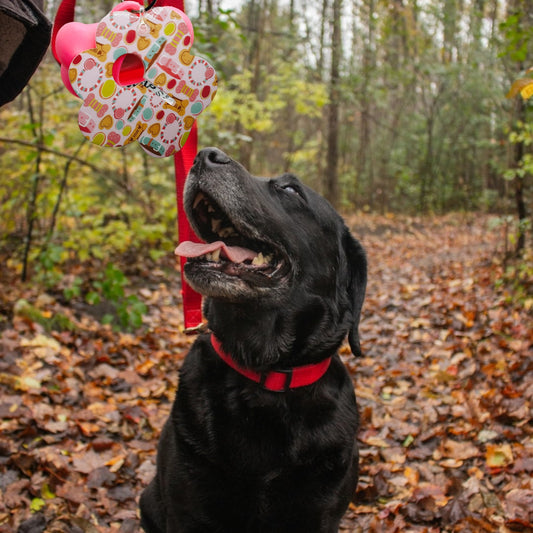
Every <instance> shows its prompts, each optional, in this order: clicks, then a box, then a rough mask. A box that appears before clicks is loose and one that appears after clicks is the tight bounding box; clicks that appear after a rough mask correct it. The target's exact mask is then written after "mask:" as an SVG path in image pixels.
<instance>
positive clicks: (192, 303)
mask: <svg viewBox="0 0 533 533" xmlns="http://www.w3.org/2000/svg"><path fill="white" fill-rule="evenodd" d="M197 146H198V127H197V125H196V122H195V123H194V125H193V127H192V128H191V133H190V134H189V138H188V139H187V142H186V143H185V145H184V146H183V148H182V149H181V150H180V151H179V152H176V153H175V154H174V168H175V174H176V200H177V204H178V206H177V207H178V239H179V241H180V242H185V241H194V242H198V237H196V235H195V234H194V232H193V230H192V228H191V225H190V224H189V220H188V219H187V215H186V214H185V210H184V209H183V188H184V186H185V179H186V178H187V174H188V173H189V170H190V168H191V167H192V165H193V162H194V158H195V157H196V152H197ZM186 261H187V259H186V258H185V257H180V265H181V295H182V298H183V318H184V323H185V332H186V333H195V332H197V331H198V330H199V329H201V328H202V327H203V321H202V296H201V295H200V294H198V293H197V292H196V291H195V290H194V289H193V288H192V287H191V286H190V285H189V284H188V283H187V280H186V279H185V276H184V267H185V263H186Z"/></svg>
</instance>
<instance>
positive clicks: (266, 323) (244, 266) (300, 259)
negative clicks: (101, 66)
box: [141, 148, 366, 533]
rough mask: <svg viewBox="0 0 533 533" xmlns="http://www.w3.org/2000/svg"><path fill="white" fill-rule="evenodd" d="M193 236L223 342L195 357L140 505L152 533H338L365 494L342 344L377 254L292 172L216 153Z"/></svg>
mask: <svg viewBox="0 0 533 533" xmlns="http://www.w3.org/2000/svg"><path fill="white" fill-rule="evenodd" d="M185 210H186V212H187V215H188V217H189V220H190V221H191V224H192V226H193V228H194V230H195V232H196V233H197V234H198V236H200V237H201V238H202V239H203V240H204V241H205V242H206V243H208V244H197V245H193V244H192V243H183V244H181V245H180V246H179V247H178V250H177V251H178V253H180V255H185V256H187V257H189V259H188V261H187V264H186V268H185V274H186V276H187V279H188V280H189V282H190V284H191V285H192V286H193V287H194V288H195V289H196V290H197V291H198V292H200V293H202V294H203V295H204V296H205V297H206V298H205V305H204V313H205V316H206V318H207V320H208V325H209V328H210V330H211V332H212V334H204V335H201V336H200V337H199V338H198V339H197V340H196V342H195V343H194V345H193V347H192V349H191V351H190V353H189V354H188V355H187V357H186V360H185V362H184V364H183V367H182V369H181V373H180V381H179V386H178V391H177V396H176V400H175V402H174V405H173V408H172V413H171V416H170V418H169V420H168V421H167V423H166V424H165V427H164V429H163V433H162V435H161V440H160V443H159V450H158V458H157V474H156V477H155V478H154V480H153V481H152V483H151V484H150V485H149V486H148V488H147V489H146V490H145V491H144V493H143V494H142V497H141V516H142V526H143V527H144V529H145V530H146V531H147V532H148V533H163V532H166V533H191V532H195V533H211V532H212V533H215V532H221V533H244V532H249V533H284V532H286V533H315V532H316V533H336V532H337V531H338V527H339V522H340V520H341V517H342V516H343V513H344V512H345V510H346V508H347V506H348V504H349V502H350V499H351V498H352V496H353V493H354V490H355V487H356V485H357V471H358V451H357V446H356V440H355V439H356V431H357V425H358V416H357V407H356V403H355V395H354V391H353V385H352V382H351V379H350V377H349V375H348V373H347V371H346V369H345V367H344V365H343V364H342V362H341V361H340V359H339V356H338V355H337V353H336V351H337V349H338V348H339V346H340V345H341V343H342V341H343V339H344V337H345V336H346V334H348V336H349V342H350V346H351V348H352V351H353V353H354V354H358V353H359V352H360V347H359V336H358V331H357V329H358V323H359V317H360V313H361V307H362V304H363V299H364V293H365V286H366V260H365V254H364V251H363V249H362V247H361V245H360V244H359V243H358V242H357V241H356V240H355V239H353V238H352V236H351V235H350V233H349V231H348V229H347V228H346V226H345V225H344V223H343V221H342V219H341V218H340V216H339V215H338V214H337V213H336V212H335V211H334V209H333V208H332V207H331V206H330V205H329V204H328V203H327V202H326V201H325V200H324V199H323V198H322V197H320V196H319V195H318V194H316V193H314V192H313V191H312V190H310V189H309V188H307V187H305V186H304V185H302V184H301V183H300V182H299V181H298V179H297V178H295V177H294V176H292V175H283V176H281V177H278V178H275V179H264V178H256V177H252V176H251V175H250V174H249V173H248V172H247V171H246V170H245V169H244V168H243V167H242V166H241V165H240V164H238V163H236V162H235V161H233V160H231V159H230V158H229V157H228V156H227V155H226V154H224V153H223V152H221V151H219V150H217V149H215V148H208V149H205V150H202V151H201V152H200V153H199V154H198V156H197V158H196V161H195V164H194V166H193V168H192V170H191V172H190V174H189V177H188V180H187V185H186V190H185Z"/></svg>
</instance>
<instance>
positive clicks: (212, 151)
mask: <svg viewBox="0 0 533 533" xmlns="http://www.w3.org/2000/svg"><path fill="white" fill-rule="evenodd" d="M230 161H231V158H229V157H228V156H227V155H226V154H225V153H224V152H223V151H222V150H219V149H218V148H204V149H203V150H200V151H199V152H198V155H197V156H196V161H195V162H197V163H203V164H204V165H206V166H217V165H227V164H228V163H229V162H230Z"/></svg>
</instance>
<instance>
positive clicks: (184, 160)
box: [52, 0, 203, 333]
mask: <svg viewBox="0 0 533 533" xmlns="http://www.w3.org/2000/svg"><path fill="white" fill-rule="evenodd" d="M136 1H137V2H138V3H139V4H140V5H144V2H143V0H136ZM157 3H158V4H159V5H161V6H167V7H175V8H176V9H179V10H180V11H183V12H185V7H184V2H183V0H158V2H157ZM75 7H76V0H62V1H61V3H60V4H59V7H58V10H57V14H56V17H55V20H54V26H53V30H52V53H53V54H54V57H56V59H57V55H56V49H55V44H56V37H57V33H58V31H59V30H60V28H61V27H62V26H64V25H65V24H68V23H69V22H73V21H74V10H75ZM197 150H198V127H197V124H196V122H195V123H194V125H193V127H192V128H191V132H190V134H189V138H188V139H187V142H186V143H185V145H184V146H183V148H182V149H181V150H180V151H178V152H176V153H175V154H174V172H175V179H176V202H177V209H178V239H179V241H180V242H182V241H196V242H198V238H197V237H196V235H195V234H194V232H193V231H192V228H191V226H190V224H189V221H188V219H187V216H186V215H185V212H184V209H183V188H184V186H185V179H186V178H187V174H188V173H189V170H190V169H191V167H192V165H193V163H194V158H195V157H196V152H197ZM185 261H186V259H185V258H181V259H180V263H181V294H182V298H183V314H184V324H185V332H186V333H195V332H197V331H198V330H199V329H201V328H202V327H203V320H202V296H201V295H200V294H198V293H197V292H196V291H195V290H194V289H193V288H192V287H191V286H190V285H189V284H188V283H187V280H186V279H185V277H184V273H183V270H184V269H183V267H184V265H185Z"/></svg>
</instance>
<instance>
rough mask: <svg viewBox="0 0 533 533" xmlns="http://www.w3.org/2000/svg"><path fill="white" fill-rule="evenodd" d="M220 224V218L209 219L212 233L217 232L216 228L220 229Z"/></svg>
mask: <svg viewBox="0 0 533 533" xmlns="http://www.w3.org/2000/svg"><path fill="white" fill-rule="evenodd" d="M221 224H222V220H220V219H218V218H212V219H211V231H213V233H218V230H219V229H220V225H221Z"/></svg>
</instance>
